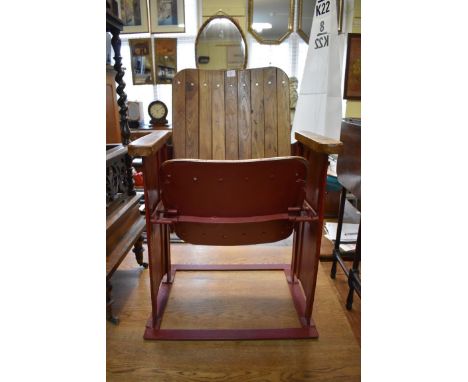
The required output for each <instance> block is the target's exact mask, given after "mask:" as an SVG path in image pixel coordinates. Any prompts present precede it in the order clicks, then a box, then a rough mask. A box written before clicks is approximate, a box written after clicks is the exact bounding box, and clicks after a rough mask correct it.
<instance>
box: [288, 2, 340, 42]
mask: <svg viewBox="0 0 468 382" xmlns="http://www.w3.org/2000/svg"><path fill="white" fill-rule="evenodd" d="M335 1H336V17H337V20H336V21H337V23H338V33H341V30H342V27H343V0H335ZM316 3H317V1H316V0H298V4H297V33H298V34H299V36H301V37H302V39H303V40H304V41H305V42H306V43H307V44H308V43H309V38H310V30H311V29H312V20H313V18H314V10H315V4H316Z"/></svg>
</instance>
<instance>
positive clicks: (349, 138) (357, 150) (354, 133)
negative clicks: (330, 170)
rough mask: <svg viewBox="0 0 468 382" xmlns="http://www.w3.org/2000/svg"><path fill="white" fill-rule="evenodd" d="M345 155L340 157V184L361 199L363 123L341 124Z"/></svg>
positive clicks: (341, 138)
mask: <svg viewBox="0 0 468 382" xmlns="http://www.w3.org/2000/svg"><path fill="white" fill-rule="evenodd" d="M340 140H341V141H342V142H343V153H342V154H340V156H339V157H338V164H337V166H336V172H337V174H338V182H340V184H341V185H342V186H343V187H345V188H346V189H347V190H348V191H350V192H351V193H353V194H354V195H355V196H356V197H357V198H361V121H360V120H350V119H345V120H343V121H342V122H341V136H340Z"/></svg>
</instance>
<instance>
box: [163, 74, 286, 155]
mask: <svg viewBox="0 0 468 382" xmlns="http://www.w3.org/2000/svg"><path fill="white" fill-rule="evenodd" d="M172 107H173V119H172V128H173V144H174V157H175V158H194V159H217V160H222V159H231V160H236V159H255V158H270V157H276V156H288V155H291V138H290V129H291V123H290V109H289V78H288V76H287V75H286V74H285V73H284V72H283V71H282V70H281V69H279V68H275V67H268V68H259V69H245V70H227V71H226V70H201V69H185V70H182V71H180V72H179V73H177V75H176V76H175V78H174V80H173V83H172Z"/></svg>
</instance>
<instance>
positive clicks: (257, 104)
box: [250, 69, 265, 158]
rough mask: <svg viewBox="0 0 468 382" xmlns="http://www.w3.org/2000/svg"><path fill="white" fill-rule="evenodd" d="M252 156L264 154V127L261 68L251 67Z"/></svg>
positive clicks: (257, 156)
mask: <svg viewBox="0 0 468 382" xmlns="http://www.w3.org/2000/svg"><path fill="white" fill-rule="evenodd" d="M250 79H251V81H250V92H251V97H250V99H251V104H252V114H251V118H252V119H251V125H252V158H263V157H264V155H265V130H264V129H265V127H264V124H265V122H264V106H263V69H252V70H251V73H250Z"/></svg>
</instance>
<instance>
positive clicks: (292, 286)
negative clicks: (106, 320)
mask: <svg viewBox="0 0 468 382" xmlns="http://www.w3.org/2000/svg"><path fill="white" fill-rule="evenodd" d="M260 270H264V271H275V270H282V271H284V273H285V277H286V280H287V282H288V286H289V291H290V293H291V296H292V299H293V302H294V306H295V308H296V312H297V315H298V319H299V322H300V324H301V326H302V327H300V328H299V327H298V328H275V329H161V322H162V319H163V315H164V311H165V308H166V305H167V301H168V300H169V294H170V292H171V288H172V283H173V282H174V281H175V274H176V272H177V271H260ZM171 280H172V282H170V283H168V282H166V281H165V279H164V280H163V281H162V283H161V286H160V289H159V294H158V302H157V304H158V311H159V312H160V314H159V315H158V317H157V321H156V323H155V326H154V327H152V318H151V316H150V318H149V320H148V323H147V325H146V330H145V334H144V337H143V338H144V339H146V340H167V341H170V340H177V341H180V340H186V341H190V340H197V341H199V340H273V339H307V338H318V336H319V334H318V331H317V328H316V327H315V323H314V322H313V320H312V319H311V323H310V325H308V324H307V322H306V319H305V317H304V316H305V297H304V295H303V292H302V289H301V286H300V283H299V282H298V281H294V282H291V271H290V265H289V264H173V265H172V268H171Z"/></svg>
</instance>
